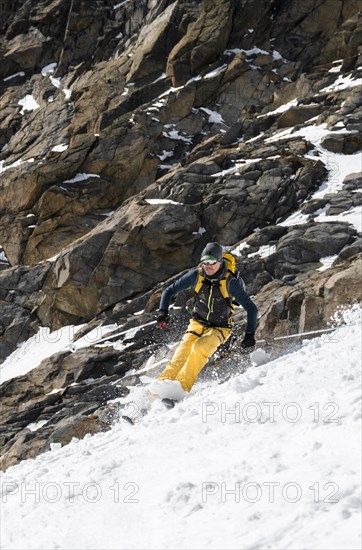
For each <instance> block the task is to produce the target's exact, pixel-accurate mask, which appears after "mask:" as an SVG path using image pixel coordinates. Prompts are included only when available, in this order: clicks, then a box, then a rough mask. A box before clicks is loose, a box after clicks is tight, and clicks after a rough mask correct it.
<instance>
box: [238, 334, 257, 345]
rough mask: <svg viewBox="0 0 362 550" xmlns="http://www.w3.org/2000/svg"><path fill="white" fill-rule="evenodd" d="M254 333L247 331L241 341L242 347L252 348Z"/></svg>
mask: <svg viewBox="0 0 362 550" xmlns="http://www.w3.org/2000/svg"><path fill="white" fill-rule="evenodd" d="M254 336H255V334H254V332H247V333H246V334H245V336H244V340H243V341H242V342H241V347H242V348H244V349H245V348H252V347H253V346H255V337H254Z"/></svg>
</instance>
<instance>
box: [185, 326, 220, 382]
mask: <svg viewBox="0 0 362 550" xmlns="http://www.w3.org/2000/svg"><path fill="white" fill-rule="evenodd" d="M229 336H230V329H228V328H209V329H207V330H206V331H205V333H204V334H203V336H200V338H197V340H196V341H195V342H194V344H193V346H192V349H191V351H190V354H189V356H188V358H187V361H186V363H185V364H184V366H183V367H182V369H181V370H180V371H179V373H178V374H177V376H176V380H179V382H180V383H181V385H182V387H183V389H184V390H186V391H190V390H191V388H192V386H193V385H194V383H195V382H196V379H197V377H198V375H199V373H200V371H201V369H202V368H203V367H204V366H205V365H206V363H207V360H208V359H209V357H211V355H212V354H213V353H214V352H215V351H216V350H217V348H218V347H219V346H221V344H223V343H224V342H226V340H227V339H228V338H229Z"/></svg>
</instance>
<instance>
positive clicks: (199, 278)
mask: <svg viewBox="0 0 362 550" xmlns="http://www.w3.org/2000/svg"><path fill="white" fill-rule="evenodd" d="M204 280H205V277H204V276H203V274H202V268H201V267H199V270H198V274H197V279H196V283H195V286H194V291H195V292H196V294H198V293H199V292H200V290H201V287H202V284H203V282H204Z"/></svg>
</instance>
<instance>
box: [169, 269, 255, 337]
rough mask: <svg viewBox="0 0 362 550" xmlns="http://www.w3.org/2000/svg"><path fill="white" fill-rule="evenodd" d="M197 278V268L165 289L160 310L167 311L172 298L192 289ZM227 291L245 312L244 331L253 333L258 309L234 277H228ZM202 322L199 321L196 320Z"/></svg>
mask: <svg viewBox="0 0 362 550" xmlns="http://www.w3.org/2000/svg"><path fill="white" fill-rule="evenodd" d="M197 277H198V268H197V267H195V268H194V269H191V271H188V272H187V273H186V274H185V275H183V276H182V277H180V278H179V279H177V280H176V281H175V282H173V283H172V284H171V285H169V286H168V287H166V288H165V290H164V291H163V293H162V296H161V302H160V309H163V310H165V311H168V308H169V305H170V303H171V300H172V298H173V297H174V296H175V295H176V294H178V293H179V292H181V291H182V290H187V289H190V288H194V287H195V284H196V281H197ZM228 291H229V294H230V297H231V298H235V300H236V301H237V302H238V304H240V305H241V306H242V307H243V308H244V309H245V311H246V312H247V325H246V331H245V332H248V333H254V332H255V331H256V326H257V318H258V309H257V307H256V305H255V304H254V302H253V301H252V300H251V299H250V298H249V296H248V295H247V293H246V292H245V289H244V287H243V285H242V283H241V282H240V281H239V280H238V279H237V278H236V277H230V279H229V284H228ZM196 320H197V321H199V322H202V321H201V320H200V319H196Z"/></svg>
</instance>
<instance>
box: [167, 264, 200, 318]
mask: <svg viewBox="0 0 362 550" xmlns="http://www.w3.org/2000/svg"><path fill="white" fill-rule="evenodd" d="M197 273H198V268H197V267H195V268H194V269H192V270H191V271H188V272H187V273H185V275H183V276H182V277H180V278H179V279H177V280H176V281H174V282H173V283H172V284H171V285H169V286H168V287H166V288H165V290H164V291H163V292H162V296H161V301H160V310H163V311H168V308H169V306H170V303H171V300H172V298H173V297H174V296H176V294H178V293H179V292H181V291H182V290H187V289H188V288H194V286H195V284H196V280H197Z"/></svg>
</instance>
